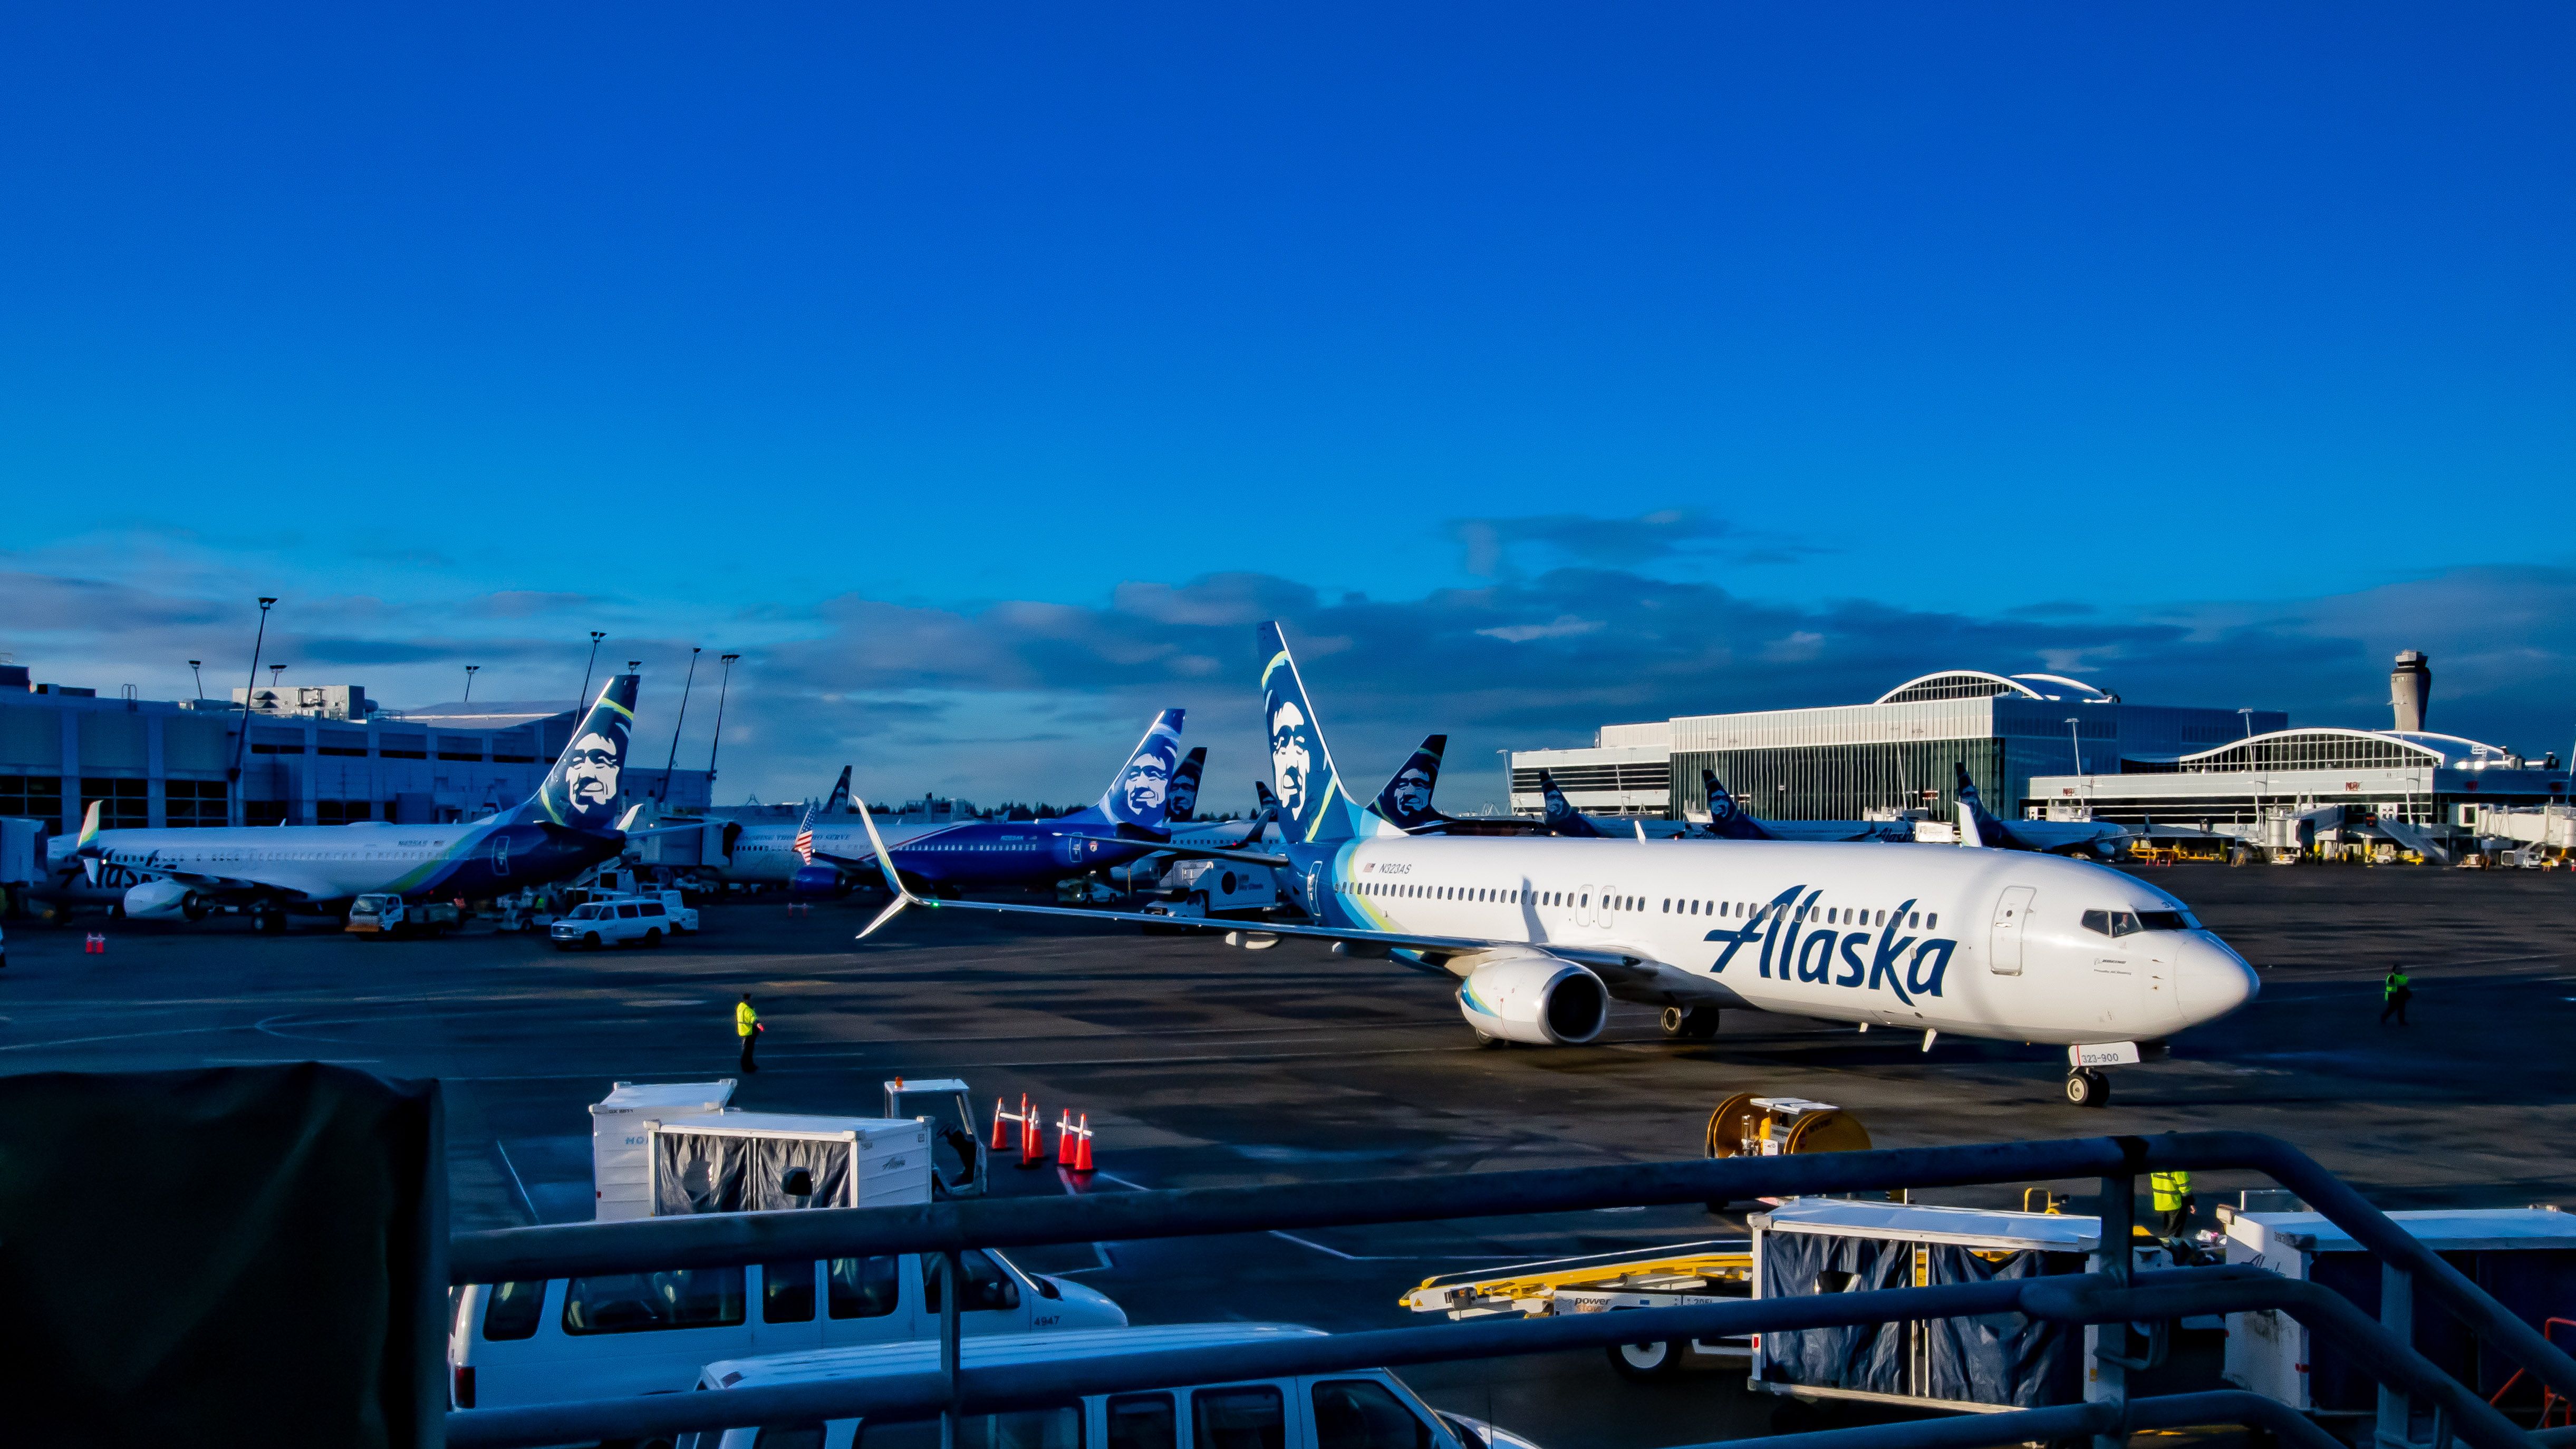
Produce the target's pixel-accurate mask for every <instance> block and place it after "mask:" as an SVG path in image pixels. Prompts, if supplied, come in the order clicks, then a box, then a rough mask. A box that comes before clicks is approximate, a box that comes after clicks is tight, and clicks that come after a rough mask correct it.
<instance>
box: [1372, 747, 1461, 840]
mask: <svg viewBox="0 0 2576 1449" xmlns="http://www.w3.org/2000/svg"><path fill="white" fill-rule="evenodd" d="M1448 750H1449V737H1448V736H1447V735H1425V736H1423V738H1422V746H1421V748H1419V749H1417V750H1415V751H1414V752H1413V757H1412V758H1411V759H1409V760H1406V761H1405V762H1404V767H1403V768H1402V769H1400V770H1397V771H1396V772H1395V774H1394V776H1393V777H1392V778H1390V779H1389V780H1388V781H1387V782H1386V788H1385V789H1383V790H1380V791H1378V792H1377V803H1376V804H1375V805H1374V806H1372V807H1370V808H1372V809H1374V810H1375V811H1377V813H1378V814H1380V815H1382V816H1385V817H1386V818H1387V819H1388V820H1389V821H1391V822H1393V824H1394V825H1395V828H1396V829H1398V830H1419V829H1421V828H1422V827H1424V826H1426V825H1437V824H1439V823H1440V811H1439V808H1438V807H1437V806H1435V805H1433V804H1432V803H1431V792H1432V791H1434V790H1436V789H1438V788H1439V787H1440V757H1441V756H1442V755H1444V754H1446V753H1448Z"/></svg>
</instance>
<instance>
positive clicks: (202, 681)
mask: <svg viewBox="0 0 2576 1449" xmlns="http://www.w3.org/2000/svg"><path fill="white" fill-rule="evenodd" d="M205 662H206V661H204V660H202V659H191V660H189V661H188V672H189V673H190V674H192V675H195V676H196V679H197V699H198V700H199V702H201V703H202V702H203V701H204V700H205V697H206V672H205V670H204V669H202V668H200V667H199V666H201V665H203V664H204V663H205Z"/></svg>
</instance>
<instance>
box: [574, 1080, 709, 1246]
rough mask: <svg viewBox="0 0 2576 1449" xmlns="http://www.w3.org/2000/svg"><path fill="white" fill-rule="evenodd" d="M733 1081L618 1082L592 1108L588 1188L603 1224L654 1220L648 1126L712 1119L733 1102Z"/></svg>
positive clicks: (596, 1214) (595, 1209) (594, 1214)
mask: <svg viewBox="0 0 2576 1449" xmlns="http://www.w3.org/2000/svg"><path fill="white" fill-rule="evenodd" d="M733 1089H734V1079H733V1078H731V1077H725V1078H722V1079H720V1080H717V1081H713V1082H619V1083H618V1084H617V1085H616V1087H615V1088H614V1089H613V1090H612V1091H610V1092H609V1094H608V1095H607V1096H605V1097H602V1098H601V1099H599V1100H598V1101H597V1102H594V1103H592V1104H591V1108H590V1185H591V1190H592V1198H593V1201H594V1203H595V1207H594V1208H593V1210H592V1216H594V1217H596V1218H597V1219H599V1220H600V1221H601V1222H617V1221H620V1220H623V1219H626V1218H649V1217H651V1216H652V1215H653V1172H652V1168H651V1166H650V1165H649V1164H648V1162H647V1160H646V1157H645V1153H644V1149H645V1147H646V1145H647V1138H646V1136H645V1133H644V1124H645V1123H646V1122H648V1121H650V1120H652V1119H654V1118H657V1117H658V1118H660V1119H661V1120H663V1121H665V1122H679V1121H683V1120H686V1119H687V1118H689V1117H692V1116H712V1115H714V1114H716V1113H719V1112H722V1111H723V1110H724V1109H725V1104H726V1103H728V1102H730V1101H732V1100H733Z"/></svg>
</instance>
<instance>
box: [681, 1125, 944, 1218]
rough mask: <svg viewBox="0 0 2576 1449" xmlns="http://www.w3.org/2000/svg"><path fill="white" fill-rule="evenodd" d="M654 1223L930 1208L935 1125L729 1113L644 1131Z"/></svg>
mask: <svg viewBox="0 0 2576 1449" xmlns="http://www.w3.org/2000/svg"><path fill="white" fill-rule="evenodd" d="M644 1134H645V1137H646V1139H647V1140H646V1143H645V1160H646V1162H647V1163H648V1165H649V1166H650V1167H651V1169H652V1205H653V1216H655V1217H678V1216H686V1215H688V1214H692V1213H737V1212H776V1211H782V1210H787V1209H795V1208H822V1207H888V1206H893V1205H896V1204H901V1203H926V1202H928V1201H930V1124H929V1123H927V1122H924V1121H920V1120H917V1119H903V1120H891V1119H888V1118H883V1117H823V1116H808V1115H804V1114H801V1113H790V1112H725V1113H722V1114H720V1115H717V1116H712V1117H705V1116H700V1117H686V1118H678V1119H669V1120H662V1121H648V1122H646V1123H645V1124H644Z"/></svg>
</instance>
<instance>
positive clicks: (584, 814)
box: [538, 674, 639, 831]
mask: <svg viewBox="0 0 2576 1449" xmlns="http://www.w3.org/2000/svg"><path fill="white" fill-rule="evenodd" d="M638 683H639V681H638V679H637V678H636V676H634V675H631V674H621V675H619V676H618V677H617V678H615V679H612V680H610V681H609V682H608V686H607V688H605V689H602V690H601V691H600V692H599V700H598V702H597V703H595V704H593V705H592V706H591V707H590V712H589V713H588V714H585V715H583V716H582V720H581V723H580V724H579V725H578V726H576V727H575V728H574V729H573V735H572V743H571V745H570V746H568V747H567V748H566V749H565V750H564V753H563V758H562V759H560V760H558V761H556V762H555V767H554V770H553V771H552V772H551V773H549V774H548V775H547V776H546V783H545V786H544V788H543V789H542V790H540V791H539V793H538V803H539V804H540V805H541V806H542V807H543V814H544V816H545V817H546V818H547V819H550V820H553V821H555V822H557V823H559V824H563V825H570V826H573V827H575V828H576V829H581V830H602V831H605V830H613V829H615V828H616V827H617V790H618V780H619V777H620V776H621V775H622V774H623V773H624V772H625V769H626V744H627V741H628V739H629V738H631V737H632V736H633V734H634V731H635V689H636V685H637V684H638Z"/></svg>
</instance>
